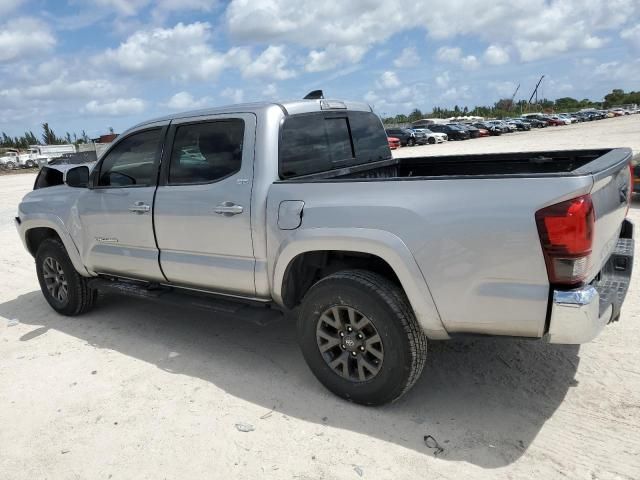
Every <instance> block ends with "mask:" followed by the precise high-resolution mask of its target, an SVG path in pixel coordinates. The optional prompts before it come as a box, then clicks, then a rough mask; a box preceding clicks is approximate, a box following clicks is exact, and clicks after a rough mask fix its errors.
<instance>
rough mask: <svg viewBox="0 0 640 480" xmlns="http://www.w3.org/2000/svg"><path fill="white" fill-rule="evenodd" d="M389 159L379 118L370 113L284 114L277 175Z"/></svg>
mask: <svg viewBox="0 0 640 480" xmlns="http://www.w3.org/2000/svg"><path fill="white" fill-rule="evenodd" d="M387 158H391V151H390V150H389V144H388V143H387V136H386V134H385V131H384V129H383V128H382V123H381V122H380V119H379V118H378V117H377V116H376V115H374V114H373V113H370V112H341V113H333V112H332V113H327V112H315V113H310V114H300V115H292V116H290V117H287V118H286V119H285V121H284V124H283V125H282V127H281V130H280V159H279V168H280V178H282V179H286V178H293V177H299V176H302V175H310V174H314V173H320V172H327V171H330V170H335V169H338V168H345V167H352V166H355V165H364V164H367V163H371V162H376V161H379V160H385V159H387Z"/></svg>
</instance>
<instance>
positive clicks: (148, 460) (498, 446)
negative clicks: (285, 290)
mask: <svg viewBox="0 0 640 480" xmlns="http://www.w3.org/2000/svg"><path fill="white" fill-rule="evenodd" d="M603 145H604V146H606V145H630V146H633V147H634V148H636V149H638V150H640V116H636V117H633V118H628V117H627V118H621V119H612V120H607V121H602V122H597V123H593V124H584V125H578V126H571V127H559V128H547V129H545V130H543V131H535V132H532V133H529V134H513V135H510V136H505V137H500V138H489V139H479V140H473V141H468V142H455V143H451V144H446V145H438V146H426V147H416V148H414V149H409V148H407V149H404V150H401V151H400V152H398V153H399V154H406V153H411V154H420V153H419V152H420V151H423V152H426V153H428V154H433V153H435V152H438V153H445V152H449V153H455V152H480V151H506V150H514V149H522V148H532V147H538V148H556V147H557V148H563V147H566V148H578V147H587V146H589V147H590V146H603ZM33 179H34V176H33V174H24V175H12V176H5V177H1V178H0V245H2V249H1V250H0V278H1V279H2V281H1V282H0V478H2V479H34V478H48V479H85V478H86V479H110V478H113V479H118V478H124V479H129V478H136V479H137V478H148V479H161V478H167V479H186V478H224V479H229V478H247V479H256V478H283V479H289V478H298V479H315V478H327V479H333V478H336V479H345V478H346V479H349V478H353V479H358V478H370V479H387V478H389V479H404V478H411V479H417V478H432V479H438V478H448V479H460V478H474V479H485V478H536V479H554V478H570V479H637V478H640V349H639V348H638V343H639V341H640V322H639V321H640V295H639V291H640V283H639V282H638V278H639V275H638V274H636V276H635V279H634V282H633V284H632V286H631V290H630V292H629V295H628V297H627V302H626V304H625V308H624V310H623V314H622V319H621V321H620V322H619V323H617V324H614V325H610V326H608V327H607V328H606V330H605V331H604V333H603V334H602V335H601V336H600V337H599V338H598V339H597V340H596V341H594V342H593V343H590V344H587V345H583V346H581V347H578V346H551V345H546V344H544V343H540V342H534V341H513V340H490V339H486V340H469V341H464V342H463V341H457V342H439V343H438V342H433V343H431V345H430V355H429V359H428V362H427V366H426V368H425V371H424V374H423V375H422V378H421V379H420V380H419V382H418V384H417V385H416V386H415V388H414V389H413V390H412V391H411V392H410V393H409V394H408V395H407V396H406V397H404V398H403V399H402V400H401V401H399V402H398V403H396V404H394V405H390V406H386V407H383V408H364V407H359V406H355V405H351V404H349V403H346V402H344V401H341V400H339V399H337V398H335V397H334V396H332V395H331V394H329V393H328V392H327V391H325V390H324V389H323V388H322V386H320V384H319V383H318V382H317V381H316V380H315V379H314V377H313V376H312V375H311V373H310V372H309V370H308V369H307V367H306V365H305V364H304V361H303V358H302V356H301V354H300V352H299V351H298V347H297V345H296V343H295V341H294V329H293V325H292V324H291V322H290V321H288V320H281V321H278V322H275V323H272V324H269V325H267V326H258V325H255V324H253V323H251V322H248V321H247V320H246V319H243V318H212V317H213V316H212V315H211V314H208V313H204V312H200V311H185V310H184V309H178V308H171V307H167V306H164V305H158V304H154V303H149V302H144V301H136V300H133V299H127V298H120V297H103V298H102V299H101V300H100V302H99V305H98V307H97V308H96V309H95V310H93V311H92V312H91V313H89V314H87V315H85V316H83V317H80V318H66V317H62V316H59V315H57V314H55V313H54V312H53V311H52V310H51V309H50V308H49V307H48V305H47V304H46V303H45V301H44V299H43V297H42V295H41V293H40V291H39V289H38V284H37V281H36V276H35V272H34V264H33V260H32V258H31V257H30V256H29V255H28V254H27V253H26V252H25V251H24V249H23V247H22V245H21V243H20V240H19V239H18V236H17V234H16V232H15V230H14V228H13V224H12V217H13V215H14V213H15V211H16V205H17V203H18V202H19V200H20V198H21V197H22V195H23V194H24V193H26V192H27V191H28V190H29V189H30V188H31V185H32V182H33ZM630 216H631V217H632V218H633V219H635V220H636V224H637V225H640V202H639V201H638V200H636V202H635V204H634V206H633V208H632V210H631V212H630ZM638 271H639V270H638V265H637V262H636V272H638ZM514 313H515V312H514ZM237 424H247V425H248V426H251V427H252V428H253V430H252V431H249V432H242V431H239V429H238V427H237ZM425 435H432V436H433V437H434V438H435V439H436V440H437V442H439V444H440V446H441V447H442V449H443V451H442V452H440V453H439V454H437V455H436V453H437V451H436V450H435V449H434V448H428V447H427V446H426V445H425V443H424V441H423V438H424V436H425Z"/></svg>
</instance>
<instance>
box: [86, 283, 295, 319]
mask: <svg viewBox="0 0 640 480" xmlns="http://www.w3.org/2000/svg"><path fill="white" fill-rule="evenodd" d="M89 287H90V288H93V289H95V290H98V291H101V292H109V293H114V294H116V295H126V296H129V297H135V298H141V299H145V300H153V301H160V302H162V303H163V304H165V305H173V306H176V307H180V308H184V307H187V308H188V307H193V308H199V309H200V310H206V311H209V312H215V313H217V314H222V315H225V316H228V317H236V318H238V317H239V318H242V319H243V320H247V321H249V322H251V323H254V324H256V325H260V326H264V325H267V324H269V323H273V322H274V321H277V320H279V319H281V318H282V317H283V313H282V312H281V311H280V310H277V309H275V308H271V304H269V303H260V302H256V301H253V302H252V301H250V300H246V301H242V300H238V301H233V300H228V299H225V298H221V296H218V295H215V294H207V293H203V292H196V291H191V290H186V289H180V288H173V287H169V286H165V285H159V284H157V283H144V282H136V281H127V280H117V279H108V278H101V277H98V278H93V279H91V280H89Z"/></svg>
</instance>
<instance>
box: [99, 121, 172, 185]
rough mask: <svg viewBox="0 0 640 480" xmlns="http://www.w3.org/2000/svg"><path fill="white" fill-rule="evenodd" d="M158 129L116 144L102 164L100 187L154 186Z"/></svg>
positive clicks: (158, 141)
mask: <svg viewBox="0 0 640 480" xmlns="http://www.w3.org/2000/svg"><path fill="white" fill-rule="evenodd" d="M161 132H162V130H161V129H160V128H155V129H152V130H145V131H143V132H138V133H134V134H133V135H130V136H128V137H127V138H125V139H124V140H122V141H120V142H118V144H117V145H115V146H114V147H113V148H112V149H111V150H110V151H109V152H108V153H107V156H106V157H105V158H104V160H103V161H102V164H101V166H100V174H99V175H98V186H99V187H131V186H136V187H148V186H151V185H155V183H156V175H155V173H156V165H155V161H156V157H157V155H158V152H159V147H160V142H161Z"/></svg>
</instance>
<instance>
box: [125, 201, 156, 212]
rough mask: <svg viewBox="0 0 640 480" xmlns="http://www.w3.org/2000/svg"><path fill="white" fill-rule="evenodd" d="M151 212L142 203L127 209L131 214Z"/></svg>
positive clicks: (136, 203) (148, 207)
mask: <svg viewBox="0 0 640 480" xmlns="http://www.w3.org/2000/svg"><path fill="white" fill-rule="evenodd" d="M150 210H151V207H150V206H149V205H147V204H146V203H144V202H135V203H134V204H133V205H131V206H130V207H129V211H130V212H132V213H147V212H149V211H150Z"/></svg>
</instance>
